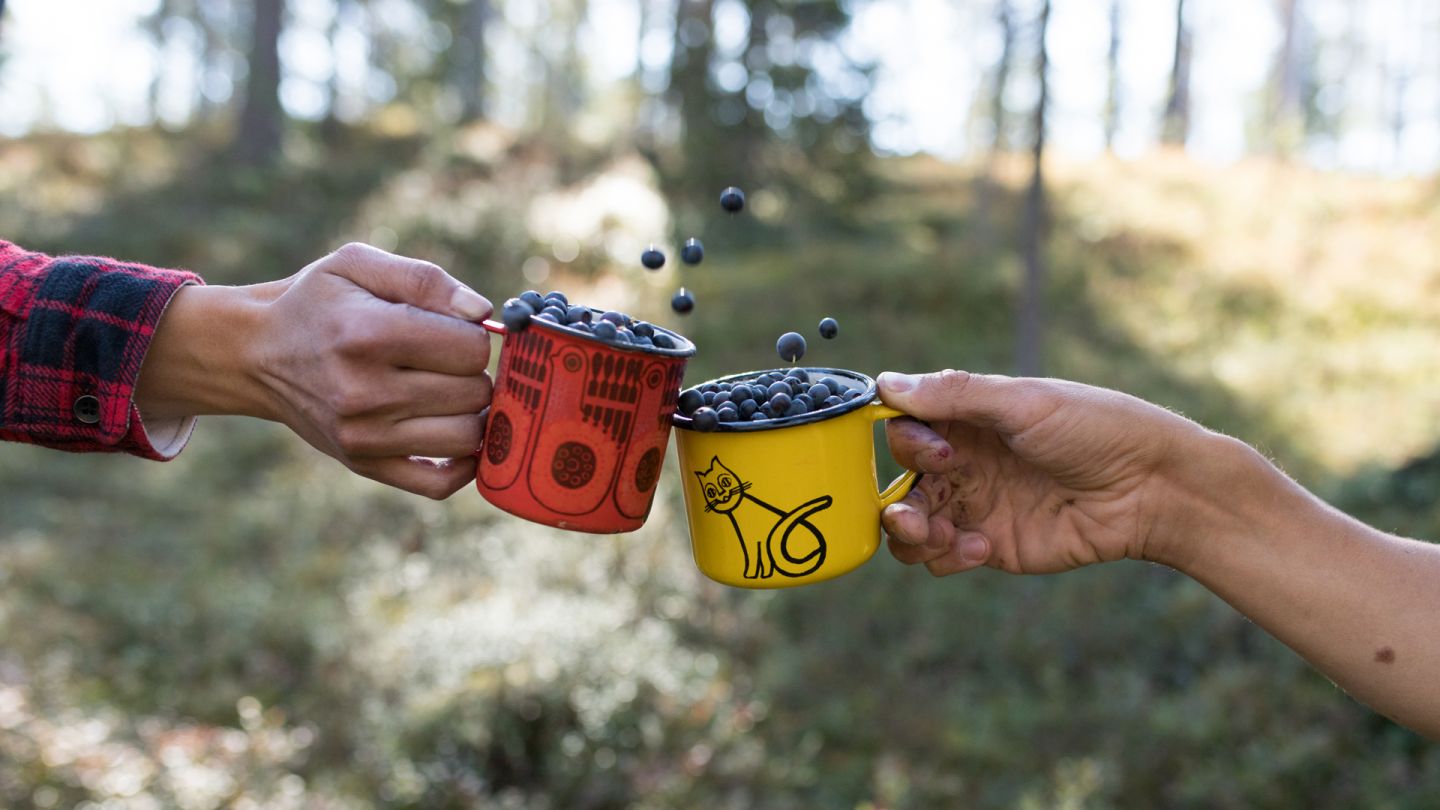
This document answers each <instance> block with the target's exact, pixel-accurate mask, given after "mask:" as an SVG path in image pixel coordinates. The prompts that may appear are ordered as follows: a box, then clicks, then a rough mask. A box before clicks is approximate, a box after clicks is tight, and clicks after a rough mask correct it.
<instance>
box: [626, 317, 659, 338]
mask: <svg viewBox="0 0 1440 810" xmlns="http://www.w3.org/2000/svg"><path fill="white" fill-rule="evenodd" d="M631 331H633V332H634V333H635V334H637V335H639V336H640V337H648V338H653V337H655V327H653V326H651V325H650V324H648V323H645V322H644V321H636V322H635V326H634V327H632V328H631Z"/></svg>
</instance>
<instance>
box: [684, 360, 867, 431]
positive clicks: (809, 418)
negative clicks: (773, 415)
mask: <svg viewBox="0 0 1440 810" xmlns="http://www.w3.org/2000/svg"><path fill="white" fill-rule="evenodd" d="M804 369H805V371H806V372H807V373H810V372H813V373H818V374H820V375H822V376H832V377H845V378H848V379H850V380H854V381H856V382H859V383H861V384H863V385H864V386H865V390H864V392H863V393H861V394H860V396H858V397H855V398H854V399H852V400H850V401H849V402H845V403H842V404H840V405H836V406H835V407H833V408H826V409H824V410H819V411H811V412H809V413H802V414H800V415H799V416H782V417H780V418H779V419H766V420H764V421H761V422H721V423H720V425H719V427H717V428H716V429H715V430H711V431H701V430H699V429H697V428H696V427H695V423H694V420H693V419H691V418H690V417H688V416H682V415H681V414H680V412H679V411H676V412H675V414H674V415H673V416H671V417H670V423H671V424H672V425H673V426H674V427H675V428H676V429H677V430H687V431H690V432H692V433H759V432H761V431H765V430H776V429H779V428H787V427H796V426H799V425H808V424H811V423H814V422H824V421H827V420H830V419H834V418H836V417H839V416H844V415H845V414H847V413H850V412H852V411H857V410H859V409H861V408H863V407H865V406H866V405H869V404H870V403H871V402H873V401H875V397H876V395H877V394H878V393H879V390H878V389H877V388H876V386H875V380H874V379H872V378H871V377H870V376H869V375H866V374H861V373H860V372H858V371H851V370H850V369H845V368H826V367H823V366H805V367H804ZM794 370H795V369H793V368H789V369H786V368H768V369H760V370H758V371H742V372H740V373H738V374H729V375H726V376H724V377H716V378H715V379H713V380H706V381H705V382H702V383H696V384H695V385H691V386H686V388H698V387H699V386H702V385H709V384H710V383H724V382H734V381H735V380H738V379H742V378H753V377H758V376H760V375H761V374H774V373H776V372H785V373H787V374H788V373H789V372H792V371H794ZM681 390H682V391H683V390H685V389H681Z"/></svg>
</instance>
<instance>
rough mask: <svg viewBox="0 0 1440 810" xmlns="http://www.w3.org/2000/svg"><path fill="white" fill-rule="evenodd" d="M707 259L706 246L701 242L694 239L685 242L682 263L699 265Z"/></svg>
mask: <svg viewBox="0 0 1440 810" xmlns="http://www.w3.org/2000/svg"><path fill="white" fill-rule="evenodd" d="M704 258H705V246H704V245H702V244H700V240H699V239H696V238H694V237H691V238H689V239H686V240H685V247H682V248H680V261H682V262H685V263H686V264H699V263H700V262H701V260H703V259H704Z"/></svg>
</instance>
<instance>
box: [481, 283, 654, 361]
mask: <svg viewBox="0 0 1440 810" xmlns="http://www.w3.org/2000/svg"><path fill="white" fill-rule="evenodd" d="M597 312H599V310H594V309H591V308H590V307H585V306H579V305H574V304H571V303H570V301H569V299H567V298H566V297H565V293H562V292H560V291H558V290H555V291H552V292H548V293H546V294H544V295H541V294H540V293H538V292H536V291H534V290H526V291H525V292H523V293H521V294H520V296H519V297H518V298H511V299H510V300H509V301H506V302H505V307H504V308H503V309H502V310H501V316H500V317H501V320H502V321H503V322H504V323H505V328H506V329H507V330H509V331H511V332H520V331H523V330H524V329H526V328H527V327H529V326H530V322H531V321H532V320H540V321H547V322H549V323H553V324H558V325H560V326H566V327H569V328H571V329H576V330H578V331H580V332H584V333H585V334H587V335H592V336H594V337H595V338H596V339H598V340H601V341H603V342H605V343H609V344H612V345H621V346H639V347H642V348H656V349H674V348H676V343H675V340H674V338H672V337H670V335H667V334H666V333H665V332H664V331H662V330H660V329H656V328H655V327H654V326H652V325H651V324H648V323H646V322H644V321H637V320H635V319H634V318H631V317H630V316H629V315H626V314H625V313H623V312H614V311H609V312H601V313H599V314H598V315H597V314H596V313H597Z"/></svg>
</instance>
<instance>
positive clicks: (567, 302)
mask: <svg viewBox="0 0 1440 810" xmlns="http://www.w3.org/2000/svg"><path fill="white" fill-rule="evenodd" d="M552 298H554V299H557V300H559V301H560V302H561V303H562V304H564V305H565V306H567V307H568V306H570V299H569V298H566V297H565V293H563V292H560V291H559V290H551V291H550V292H548V293H545V300H546V301H549V300H550V299H552Z"/></svg>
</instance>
